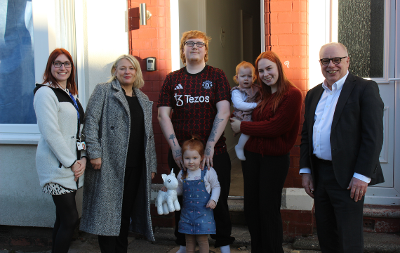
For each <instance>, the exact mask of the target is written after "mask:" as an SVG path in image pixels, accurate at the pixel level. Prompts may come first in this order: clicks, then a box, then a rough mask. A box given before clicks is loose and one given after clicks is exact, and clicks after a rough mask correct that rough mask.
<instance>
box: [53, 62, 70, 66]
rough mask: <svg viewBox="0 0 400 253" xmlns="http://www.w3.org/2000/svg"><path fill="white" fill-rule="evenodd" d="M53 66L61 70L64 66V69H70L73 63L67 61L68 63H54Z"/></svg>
mask: <svg viewBox="0 0 400 253" xmlns="http://www.w3.org/2000/svg"><path fill="white" fill-rule="evenodd" d="M53 65H54V67H56V68H61V66H62V65H64V67H66V68H70V67H71V62H69V61H66V62H60V61H55V62H53Z"/></svg>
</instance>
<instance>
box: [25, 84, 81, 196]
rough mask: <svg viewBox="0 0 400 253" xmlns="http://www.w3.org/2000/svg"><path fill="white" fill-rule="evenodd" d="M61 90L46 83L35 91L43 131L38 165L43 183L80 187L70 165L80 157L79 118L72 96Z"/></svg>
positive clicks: (37, 155) (37, 152)
mask: <svg viewBox="0 0 400 253" xmlns="http://www.w3.org/2000/svg"><path fill="white" fill-rule="evenodd" d="M55 92H57V94H58V96H57V95H56V93H55ZM62 92H64V91H62V90H61V89H55V90H54V91H53V90H52V88H50V87H48V86H43V87H41V88H40V89H38V90H37V91H36V93H35V97H34V100H33V105H34V109H35V113H36V118H37V123H38V126H39V130H40V133H41V137H40V140H39V144H38V147H37V151H36V169H37V172H38V175H39V180H40V185H41V186H42V187H43V186H44V185H45V184H47V183H50V182H52V183H57V184H60V185H61V186H63V187H65V188H69V189H77V184H76V182H75V181H74V173H73V172H72V170H71V166H72V165H73V164H74V163H75V161H76V160H77V147H76V135H77V130H78V129H77V125H78V118H77V113H76V109H75V107H74V105H73V104H72V103H71V102H70V100H71V99H70V98H69V100H68V98H67V97H66V96H65V95H67V94H66V93H65V92H64V93H65V94H62ZM67 96H68V97H69V95H67ZM84 155H85V154H82V156H84ZM82 186H83V175H82V176H81V177H80V178H79V187H82Z"/></svg>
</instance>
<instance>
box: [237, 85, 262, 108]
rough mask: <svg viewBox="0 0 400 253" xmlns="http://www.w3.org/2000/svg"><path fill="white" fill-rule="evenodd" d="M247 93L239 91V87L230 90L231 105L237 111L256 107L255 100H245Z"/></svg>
mask: <svg viewBox="0 0 400 253" xmlns="http://www.w3.org/2000/svg"><path fill="white" fill-rule="evenodd" d="M247 97H248V95H247V93H246V92H241V91H240V90H239V89H236V90H233V91H232V104H233V107H234V108H235V109H237V110H239V111H251V110H253V109H254V108H256V107H257V103H255V102H245V101H246V99H247Z"/></svg>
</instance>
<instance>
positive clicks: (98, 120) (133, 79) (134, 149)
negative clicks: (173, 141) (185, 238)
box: [81, 55, 157, 253]
mask: <svg viewBox="0 0 400 253" xmlns="http://www.w3.org/2000/svg"><path fill="white" fill-rule="evenodd" d="M111 75H112V77H111V79H110V80H109V81H108V82H107V83H101V84H98V85H97V86H96V88H95V89H94V91H93V94H92V95H91V97H90V100H89V103H88V105H87V111H86V112H87V113H86V115H85V117H86V123H87V125H85V127H84V129H83V134H84V136H86V145H87V155H88V157H89V159H90V164H89V165H88V169H87V174H86V178H85V184H86V187H84V192H83V214H82V220H81V230H83V231H85V232H88V233H92V234H96V235H98V240H99V245H100V249H101V252H102V253H104V252H127V248H128V230H129V229H131V230H133V231H134V232H138V233H141V234H143V235H145V236H146V238H147V239H148V240H151V241H154V235H153V231H152V226H151V216H150V184H151V180H152V178H154V176H155V173H156V169H157V159H156V153H155V146H154V136H153V127H152V105H153V102H152V101H149V99H148V97H147V96H146V95H145V94H144V93H143V92H142V91H140V88H142V87H143V85H144V81H143V77H142V71H141V69H140V65H139V62H138V61H137V60H136V58H135V57H133V56H131V55H121V56H120V57H118V59H117V60H116V61H115V62H114V64H113V65H112V67H111Z"/></svg>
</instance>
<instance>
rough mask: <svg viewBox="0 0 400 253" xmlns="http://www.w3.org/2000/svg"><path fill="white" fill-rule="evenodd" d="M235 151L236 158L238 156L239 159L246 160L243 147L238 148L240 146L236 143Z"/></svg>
mask: <svg viewBox="0 0 400 253" xmlns="http://www.w3.org/2000/svg"><path fill="white" fill-rule="evenodd" d="M235 151H236V156H237V158H239V160H242V161H246V157H245V156H244V150H243V148H240V147H238V145H236V146H235Z"/></svg>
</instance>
